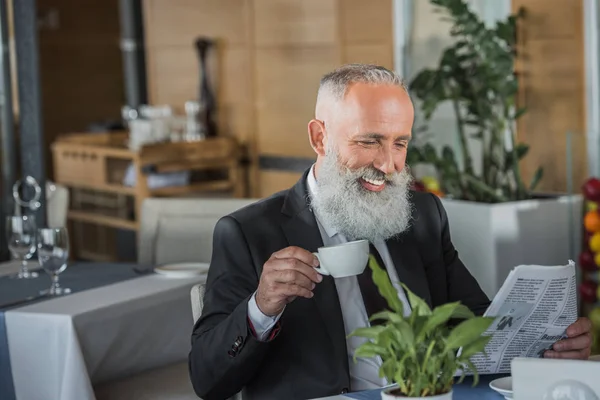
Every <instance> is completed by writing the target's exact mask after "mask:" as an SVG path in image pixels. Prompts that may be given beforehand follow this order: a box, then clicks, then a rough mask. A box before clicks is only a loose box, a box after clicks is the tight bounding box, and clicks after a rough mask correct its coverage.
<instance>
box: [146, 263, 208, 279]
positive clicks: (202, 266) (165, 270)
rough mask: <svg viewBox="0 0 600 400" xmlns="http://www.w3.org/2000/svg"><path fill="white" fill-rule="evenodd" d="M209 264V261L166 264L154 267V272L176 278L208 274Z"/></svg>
mask: <svg viewBox="0 0 600 400" xmlns="http://www.w3.org/2000/svg"><path fill="white" fill-rule="evenodd" d="M208 265H209V264H208V263H177V264H165V265H161V266H159V267H156V268H154V272H156V273H157V274H161V275H165V276H171V277H174V278H189V277H192V276H197V275H206V273H207V272H208Z"/></svg>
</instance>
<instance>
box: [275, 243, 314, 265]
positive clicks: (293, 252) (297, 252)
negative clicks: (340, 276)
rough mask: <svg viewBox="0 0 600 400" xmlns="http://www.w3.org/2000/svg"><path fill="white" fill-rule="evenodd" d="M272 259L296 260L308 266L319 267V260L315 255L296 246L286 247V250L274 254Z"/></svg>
mask: <svg viewBox="0 0 600 400" xmlns="http://www.w3.org/2000/svg"><path fill="white" fill-rule="evenodd" d="M271 258H277V259H285V258H295V259H296V260H299V261H302V262H303V263H304V264H306V265H308V266H312V267H318V266H319V259H318V258H317V257H316V256H315V255H314V254H313V253H311V252H310V251H308V250H304V249H302V248H300V247H296V246H290V247H286V248H285V249H282V250H279V251H278V252H275V253H273V255H272V256H271Z"/></svg>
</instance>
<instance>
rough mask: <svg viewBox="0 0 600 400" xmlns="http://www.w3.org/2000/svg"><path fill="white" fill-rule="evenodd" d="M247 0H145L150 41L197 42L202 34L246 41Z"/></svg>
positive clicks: (227, 40)
mask: <svg viewBox="0 0 600 400" xmlns="http://www.w3.org/2000/svg"><path fill="white" fill-rule="evenodd" d="M247 7H248V1H247V0H226V1H223V0H144V18H145V28H146V32H145V33H146V45H147V46H148V47H155V46H157V47H159V46H193V45H194V41H195V40H196V38H197V37H198V36H200V35H208V36H212V37H215V38H219V39H220V40H223V41H224V42H225V43H226V44H228V45H233V44H246V43H247V41H248V35H247V33H248V32H247V20H246V14H247V13H248V9H247Z"/></svg>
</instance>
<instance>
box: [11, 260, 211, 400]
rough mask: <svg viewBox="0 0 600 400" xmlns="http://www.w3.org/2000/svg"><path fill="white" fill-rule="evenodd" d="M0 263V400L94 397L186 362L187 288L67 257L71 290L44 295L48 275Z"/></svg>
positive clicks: (139, 268)
mask: <svg viewBox="0 0 600 400" xmlns="http://www.w3.org/2000/svg"><path fill="white" fill-rule="evenodd" d="M18 268H19V265H18V264H17V263H15V262H8V263H0V399H2V400H37V399H64V400H95V395H94V385H97V384H101V383H105V382H110V381H112V380H116V379H121V378H125V377H129V376H133V375H135V374H137V373H141V372H144V371H147V370H151V369H154V368H160V367H163V366H167V365H172V364H174V363H180V362H184V361H185V360H187V356H188V353H189V350H190V346H191V345H190V337H191V332H192V328H193V316H192V309H191V302H190V290H191V288H192V286H194V285H196V284H198V283H202V282H205V280H206V275H205V274H196V275H190V276H180V277H172V276H167V275H163V274H159V273H156V272H155V270H154V268H153V267H152V266H143V265H138V264H126V263H125V264H121V263H108V262H106V263H103V262H73V263H70V264H69V266H68V268H67V269H66V270H65V271H64V272H63V273H61V274H60V282H61V286H63V287H69V288H70V289H71V290H72V293H71V294H68V295H63V296H57V297H53V296H47V295H46V296H44V295H40V292H41V291H43V290H44V289H47V288H49V287H50V278H49V276H48V275H47V274H45V273H44V271H41V270H40V271H38V272H39V275H40V276H39V277H38V278H35V279H16V278H14V274H15V273H16V272H18Z"/></svg>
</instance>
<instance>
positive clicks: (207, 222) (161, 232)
mask: <svg viewBox="0 0 600 400" xmlns="http://www.w3.org/2000/svg"><path fill="white" fill-rule="evenodd" d="M255 201H256V199H231V198H221V199H216V198H185V199H172V198H167V199H164V198H149V199H146V200H145V201H144V204H143V205H142V219H141V224H140V233H139V245H138V262H139V263H140V264H142V265H157V264H164V263H167V262H210V258H211V255H212V239H213V230H214V228H215V225H216V223H217V221H218V220H219V219H220V218H221V217H223V216H225V215H227V214H229V213H231V212H233V211H235V210H238V209H240V208H242V207H244V206H246V205H248V204H251V203H253V202H255Z"/></svg>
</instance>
